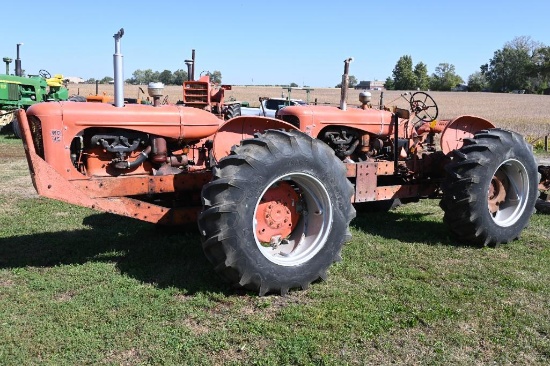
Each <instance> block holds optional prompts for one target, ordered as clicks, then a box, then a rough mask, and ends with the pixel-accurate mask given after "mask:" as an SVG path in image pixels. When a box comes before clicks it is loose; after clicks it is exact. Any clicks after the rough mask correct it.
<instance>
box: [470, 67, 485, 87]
mask: <svg viewBox="0 0 550 366" xmlns="http://www.w3.org/2000/svg"><path fill="white" fill-rule="evenodd" d="M487 85H488V84H487V79H486V78H485V75H483V73H482V72H481V71H476V72H474V73H473V74H472V75H470V76H469V77H468V90H469V91H472V92H478V91H482V90H485V89H486V88H487Z"/></svg>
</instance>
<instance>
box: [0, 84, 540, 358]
mask: <svg viewBox="0 0 550 366" xmlns="http://www.w3.org/2000/svg"><path fill="white" fill-rule="evenodd" d="M242 88H244V87H242ZM281 90H282V89H277V92H278V93H280V92H281ZM273 91H275V89H273ZM233 92H235V93H236V90H234V91H233ZM315 92H316V91H315ZM258 93H261V94H260V96H261V95H265V96H274V95H272V94H268V93H271V90H264V91H260V92H258ZM312 93H313V92H312ZM81 94H82V93H81ZM296 94H297V93H296ZM388 94H391V93H389V92H388ZM279 95H280V94H279ZM337 95H338V94H337ZM275 96H277V95H275ZM433 96H434V98H435V99H436V101H437V102H438V104H439V105H440V113H441V115H442V118H450V117H452V116H453V115H451V114H450V113H449V112H448V109H450V108H456V110H454V111H453V113H454V112H456V113H457V114H458V113H466V112H465V110H468V106H467V105H465V104H464V103H466V99H467V100H468V101H469V102H470V103H471V106H472V107H471V110H472V113H469V114H475V115H480V116H485V117H487V118H490V119H492V120H494V121H496V123H497V124H499V127H508V128H512V129H516V130H520V132H522V133H524V134H525V135H527V136H530V137H531V138H532V139H540V138H542V137H543V136H544V134H545V133H547V131H548V126H549V125H550V104H549V103H550V97H548V96H525V95H491V94H485V93H433ZM293 97H294V95H293ZM297 97H299V98H302V96H297ZM397 97H398V98H400V97H399V96H397ZM235 98H241V97H237V96H235ZM318 98H320V96H318ZM350 98H351V96H350ZM461 98H464V99H461ZM470 98H471V99H470ZM513 98H523V99H513ZM242 99H244V98H242ZM303 99H305V97H304V98H303ZM391 99H393V98H390V97H389V96H388V98H387V100H388V101H390V100H391ZM440 100H441V102H440ZM518 100H519V102H518ZM476 101H477V102H476ZM491 101H492V102H491ZM510 101H512V102H510ZM319 102H321V101H319ZM323 102H324V101H323ZM328 102H330V103H335V102H334V101H332V100H331V101H328ZM336 102H337V101H336ZM515 102H518V103H517V104H515ZM490 103H493V104H490ZM505 105H508V107H507V108H509V109H508V110H507V111H505V110H504V109H505ZM510 105H511V106H510ZM452 106H454V107H452ZM518 106H522V108H521V110H518V109H519V107H518ZM457 111H458V112H457ZM461 111H462V112H461ZM510 115H513V116H515V117H514V118H512V119H510ZM545 129H546V130H545ZM0 177H1V181H0V365H81V364H99V365H140V364H154V365H158V364H166V365H180V364H181V365H221V364H224V365H240V364H258V365H341V364H356V365H363V364H373V365H378V364H442V365H447V364H458V365H472V364H497V365H505V364H514V365H516V364H517V365H547V364H548V363H550V265H549V264H548V263H550V215H543V214H534V215H533V217H532V219H531V222H530V225H529V227H528V228H527V229H526V230H525V231H524V232H523V235H522V237H521V238H520V239H519V240H516V241H513V242H511V243H509V244H506V245H501V246H499V247H497V248H477V247H472V246H469V245H468V244H467V243H457V242H455V241H454V240H453V238H452V237H450V236H449V233H448V231H447V229H446V227H445V225H444V224H443V223H442V217H443V213H442V211H441V209H440V208H439V206H438V201H437V200H425V201H421V202H419V203H412V204H408V205H404V206H401V207H399V208H397V209H396V210H394V211H391V212H387V213H378V214H361V215H358V217H357V218H356V219H354V220H353V221H352V230H351V231H352V234H353V239H352V241H351V242H350V243H348V244H346V245H345V247H344V250H343V253H342V254H343V255H342V256H343V261H342V262H339V263H337V264H335V265H333V266H332V267H331V268H330V271H329V276H328V278H327V280H326V281H323V282H317V283H314V284H313V285H312V286H310V288H309V289H307V290H305V291H292V292H290V294H289V295H287V296H285V297H280V296H265V297H259V296H257V295H256V294H254V293H249V292H242V291H234V290H231V289H229V288H227V287H226V285H225V284H224V283H223V282H222V281H221V280H220V279H219V278H218V277H217V276H216V274H215V273H214V271H213V269H212V268H211V266H210V263H209V262H208V261H207V260H206V258H205V257H204V255H203V253H202V249H201V247H200V238H199V235H198V233H197V232H196V231H195V230H189V229H187V231H185V230H184V229H180V230H178V229H170V230H168V229H166V228H162V227H157V226H155V225H151V224H148V223H143V222H139V221H136V220H132V219H127V218H123V217H118V216H114V215H110V214H105V213H99V212H96V211H92V210H89V209H84V208H80V207H76V206H71V205H67V204H64V203H60V202H56V201H52V200H49V199H45V198H39V197H37V195H36V193H35V192H34V190H33V187H32V184H31V180H30V177H29V172H28V168H27V165H26V160H25V158H24V154H23V148H22V145H21V141H20V140H15V139H13V138H10V136H0Z"/></svg>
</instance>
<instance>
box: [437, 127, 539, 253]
mask: <svg viewBox="0 0 550 366" xmlns="http://www.w3.org/2000/svg"><path fill="white" fill-rule="evenodd" d="M452 158H453V161H452V162H451V163H450V164H448V165H447V166H446V170H447V181H446V182H445V184H444V185H443V187H442V188H443V199H442V200H441V203H440V206H441V208H442V209H443V210H444V211H445V215H444V218H443V220H444V222H445V223H446V224H447V225H448V226H449V228H450V230H451V231H452V232H453V233H454V234H456V236H457V237H458V238H459V239H460V240H461V241H465V242H470V243H473V244H477V245H489V246H494V245H497V244H499V243H508V242H509V241H511V240H514V239H516V238H518V237H519V235H520V233H521V231H522V230H523V229H524V228H525V227H526V226H527V224H528V222H529V219H530V217H531V215H532V213H533V212H534V209H535V201H536V199H537V195H538V189H537V184H538V179H537V164H536V162H535V158H534V156H533V154H532V151H531V148H530V146H529V145H528V144H527V143H526V142H525V140H524V139H523V137H522V136H520V135H518V134H517V133H514V132H511V131H506V130H502V129H492V130H488V131H486V130H485V131H480V132H478V133H476V135H475V136H474V137H473V138H471V139H466V140H465V144H464V146H463V147H462V148H461V149H458V150H454V151H453V157H452Z"/></svg>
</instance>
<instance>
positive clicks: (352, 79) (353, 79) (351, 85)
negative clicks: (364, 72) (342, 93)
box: [335, 75, 357, 88]
mask: <svg viewBox="0 0 550 366" xmlns="http://www.w3.org/2000/svg"><path fill="white" fill-rule="evenodd" d="M355 85H357V78H356V77H355V76H353V75H350V76H349V77H348V88H355ZM341 87H342V83H338V84H336V86H335V88H341Z"/></svg>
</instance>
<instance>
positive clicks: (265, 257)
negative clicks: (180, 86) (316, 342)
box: [199, 130, 355, 295]
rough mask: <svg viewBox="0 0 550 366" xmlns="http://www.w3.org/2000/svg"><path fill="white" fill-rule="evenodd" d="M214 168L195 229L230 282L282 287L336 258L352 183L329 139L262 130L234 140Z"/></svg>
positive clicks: (302, 282)
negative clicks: (260, 133)
mask: <svg viewBox="0 0 550 366" xmlns="http://www.w3.org/2000/svg"><path fill="white" fill-rule="evenodd" d="M213 175H214V178H213V181H212V182H210V183H209V184H207V185H206V186H205V187H204V188H203V191H202V195H203V211H202V213H201V214H200V217H199V229H200V231H201V234H202V235H203V249H204V252H205V254H206V256H207V257H208V259H209V260H210V261H211V262H212V263H213V265H214V267H215V270H216V272H217V273H218V274H220V275H221V276H222V278H224V279H226V280H227V281H228V282H229V283H231V284H232V285H233V286H235V287H242V288H245V289H249V290H253V291H258V292H259V293H260V295H264V294H266V293H268V292H278V293H281V294H285V293H287V292H288V291H289V289H292V288H297V287H301V288H303V289H305V288H307V287H308V286H309V284H310V283H311V282H313V281H315V280H317V279H319V278H323V279H324V278H325V277H326V272H327V269H328V268H329V266H330V265H331V264H332V263H333V262H335V261H338V260H340V252H341V249H342V245H343V243H344V242H345V240H349V239H350V238H351V235H350V233H349V222H350V221H351V219H352V218H353V217H355V210H354V209H353V207H352V205H351V196H352V194H353V188H352V186H351V183H350V182H349V181H348V180H347V178H346V171H345V168H344V165H343V164H342V163H341V161H340V160H339V159H337V158H336V156H335V155H334V152H333V151H332V150H331V149H330V148H329V147H328V146H327V145H325V144H324V143H322V142H321V141H319V140H315V139H312V138H310V137H308V136H306V135H304V134H303V133H301V132H298V131H290V132H283V131H274V130H268V131H266V132H265V133H264V134H262V135H258V136H257V137H256V138H254V139H249V140H244V141H242V143H241V145H240V146H236V147H234V148H233V150H232V154H231V155H230V156H228V157H226V158H223V159H221V160H220V162H219V165H218V166H217V167H216V168H214V170H213Z"/></svg>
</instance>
